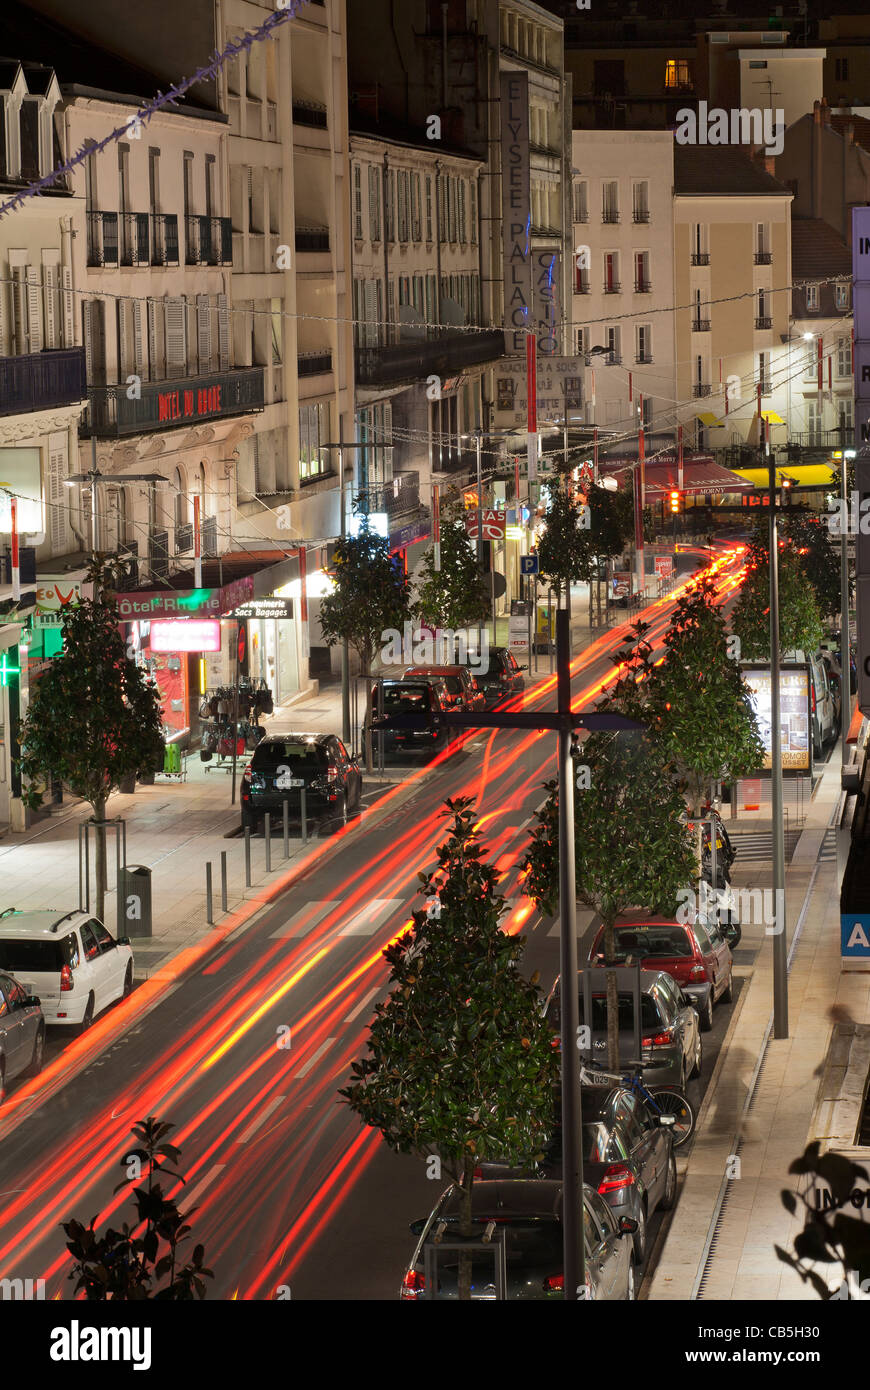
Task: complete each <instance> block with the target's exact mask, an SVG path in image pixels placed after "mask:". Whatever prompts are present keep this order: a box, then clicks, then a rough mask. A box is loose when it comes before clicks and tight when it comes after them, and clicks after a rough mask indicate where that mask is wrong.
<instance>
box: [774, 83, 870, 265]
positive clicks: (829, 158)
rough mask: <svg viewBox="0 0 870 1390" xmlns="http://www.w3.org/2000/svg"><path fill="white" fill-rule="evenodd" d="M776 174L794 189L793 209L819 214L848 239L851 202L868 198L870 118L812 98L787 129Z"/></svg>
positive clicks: (807, 214) (806, 214) (857, 204)
mask: <svg viewBox="0 0 870 1390" xmlns="http://www.w3.org/2000/svg"><path fill="white" fill-rule="evenodd" d="M776 177H777V178H778V179H779V181H780V182H781V183H784V184H786V185H787V186H788V187H789V188H790V189H791V190H792V193H793V194H794V209H793V211H794V214H795V215H796V216H798V217H805V218H816V219H820V218H823V219H824V220H825V221H826V222H827V223H829V224H830V226H831V227H832V228H833V229H834V231H835V232H837V233H838V235H839V236H840V237H841V238H842V240H844V241H845V242H846V244H847V245H848V244H849V243H850V242H851V239H852V208H853V207H862V206H864V205H865V204H866V203H867V202H868V201H870V121H868V120H867V119H865V117H863V116H860V115H855V114H853V113H852V111H851V110H850V109H849V108H848V107H847V108H843V109H840V108H837V109H833V110H832V108H831V107H830V106H828V104H827V102H826V101H824V100H823V101H816V102H815V103H814V104H813V108H812V110H811V111H810V112H809V113H808V114H807V115H805V116H803V117H801V119H800V120H799V121H796V122H795V123H794V125H792V126H791V127H790V128H789V130H787V131H786V135H785V141H784V144H783V151H782V154H780V155H778V156H777V159H776Z"/></svg>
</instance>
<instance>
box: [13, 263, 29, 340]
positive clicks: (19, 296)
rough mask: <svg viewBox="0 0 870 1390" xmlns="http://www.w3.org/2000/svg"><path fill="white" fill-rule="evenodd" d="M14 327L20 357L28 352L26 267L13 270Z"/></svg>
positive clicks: (14, 337) (17, 267) (14, 336)
mask: <svg viewBox="0 0 870 1390" xmlns="http://www.w3.org/2000/svg"><path fill="white" fill-rule="evenodd" d="M12 325H13V342H14V351H15V354H16V355H17V356H19V357H21V356H23V354H24V353H26V352H27V350H28V348H27V286H26V285H25V283H24V267H23V266H20V265H17V266H14V267H13V270H12Z"/></svg>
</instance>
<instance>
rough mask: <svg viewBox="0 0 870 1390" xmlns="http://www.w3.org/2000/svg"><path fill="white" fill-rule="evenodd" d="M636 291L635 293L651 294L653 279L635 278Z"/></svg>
mask: <svg viewBox="0 0 870 1390" xmlns="http://www.w3.org/2000/svg"><path fill="white" fill-rule="evenodd" d="M634 292H635V294H650V293H651V292H652V281H651V280H635V282H634Z"/></svg>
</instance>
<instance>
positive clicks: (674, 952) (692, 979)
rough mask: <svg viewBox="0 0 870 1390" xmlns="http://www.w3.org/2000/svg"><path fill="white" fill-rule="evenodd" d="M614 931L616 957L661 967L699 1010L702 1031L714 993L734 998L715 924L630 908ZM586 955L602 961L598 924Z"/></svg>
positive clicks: (708, 1023)
mask: <svg viewBox="0 0 870 1390" xmlns="http://www.w3.org/2000/svg"><path fill="white" fill-rule="evenodd" d="M613 934H614V946H615V960H616V963H617V964H618V965H628V964H633V963H634V962H635V961H638V962H639V963H640V964H641V965H642V966H643V968H644V970H664V971H665V972H666V973H667V974H668V975H670V976H671V977H672V978H673V979H674V980H676V982H677V984H678V985H679V986H680V988H681V989H682V991H683V993H684V994H688V996H689V998H690V999H691V1001H692V1003H693V1005H694V1006H695V1008H696V1009H697V1010H698V1014H699V1017H700V1021H701V1030H702V1032H705V1033H707V1032H709V1030H710V1029H711V1028H712V1027H713V1005H714V1004H715V1003H716V1001H717V999H724V1000H725V1003H726V1004H730V1003H731V1000H732V999H733V998H734V981H733V969H734V962H733V957H732V955H731V948H730V946H729V945H728V943H727V941H726V940H725V937H724V936H723V935H722V932H721V931H720V929H719V927H718V926H717V924H716V923H715V922H710V921H699V920H696V921H695V922H693V923H691V924H688V923H685V922H678V921H676V919H675V918H673V917H652V916H650V915H649V914H648V913H644V912H629V913H626V914H625V915H624V916H622V917H619V918H617V920H616V922H615V924H614V928H613ZM589 961H590V963H591V964H594V965H602V964H603V963H604V928H603V927H601V928H599V931H598V934H597V936H596V937H595V940H594V941H593V943H592V948H591V950H590V952H589Z"/></svg>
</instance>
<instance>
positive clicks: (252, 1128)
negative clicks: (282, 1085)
mask: <svg viewBox="0 0 870 1390" xmlns="http://www.w3.org/2000/svg"><path fill="white" fill-rule="evenodd" d="M285 1099H286V1097H285V1096H273V1097H272V1099H271V1100H270V1101H269V1104H268V1105H267V1106H266V1107H265V1109H263V1110H261V1111H260V1113H259V1115H258V1116H257V1118H256V1119H255V1120H252V1121H251V1123H250V1124H249V1125H248V1128H247V1129H246V1130H245V1132H244V1133H243V1134H240V1135H239V1137H238V1139H237V1140H236V1143H237V1144H247V1142H248V1140H249V1139H250V1137H251V1135H252V1134H256V1133H257V1130H258V1129H260V1128H261V1127H262V1126H263V1125H264V1124H265V1123H266V1121H267V1120H268V1118H269V1116H270V1115H271V1114H273V1113H274V1112H275V1111H276V1110H277V1109H278V1106H279V1105H280V1104H281V1103H282V1102H283V1101H284V1100H285Z"/></svg>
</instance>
